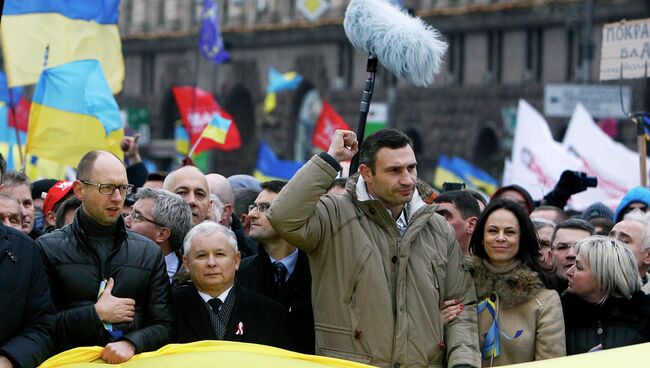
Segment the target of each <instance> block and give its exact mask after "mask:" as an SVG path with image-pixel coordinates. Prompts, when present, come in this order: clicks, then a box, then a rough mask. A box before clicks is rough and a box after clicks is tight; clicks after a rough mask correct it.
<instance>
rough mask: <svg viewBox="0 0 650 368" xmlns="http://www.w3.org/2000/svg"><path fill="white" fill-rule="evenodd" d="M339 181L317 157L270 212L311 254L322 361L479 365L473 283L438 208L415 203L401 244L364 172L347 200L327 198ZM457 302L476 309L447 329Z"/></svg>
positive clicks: (354, 179) (351, 185) (281, 230)
mask: <svg viewBox="0 0 650 368" xmlns="http://www.w3.org/2000/svg"><path fill="white" fill-rule="evenodd" d="M335 176H336V172H335V170H334V169H333V168H332V167H331V166H330V165H329V164H328V163H327V162H325V161H324V160H323V159H322V158H320V157H318V156H314V157H313V158H312V159H311V160H310V161H309V162H307V163H306V164H305V166H304V167H303V168H302V169H300V171H298V173H296V175H295V176H294V177H293V179H291V181H290V182H289V184H287V186H285V187H284V189H283V190H282V192H281V193H280V194H279V195H278V196H277V197H276V198H275V200H274V201H273V204H272V206H271V209H270V210H269V212H268V214H267V217H268V218H269V220H270V222H271V224H272V225H273V227H274V228H275V229H276V230H277V231H278V232H279V233H280V234H281V235H282V236H283V237H284V238H285V239H286V240H288V241H289V242H290V243H291V244H295V245H296V246H298V247H300V248H301V249H302V250H303V251H305V252H306V253H307V254H308V255H309V261H310V266H311V272H312V278H313V281H312V303H313V306H314V320H315V329H316V353H317V354H319V355H326V356H331V357H336V358H343V359H349V360H354V361H358V362H362V363H367V364H373V365H378V366H384V367H395V366H402V367H406V366H408V367H442V366H443V365H444V363H443V361H444V360H447V361H448V362H449V364H448V365H449V366H450V367H452V366H455V365H458V364H468V365H472V366H475V367H476V366H478V365H479V364H480V353H479V351H478V330H477V325H476V309H475V305H476V304H475V302H476V294H475V290H474V285H473V283H472V280H471V276H470V275H469V273H468V272H467V271H464V270H463V268H462V267H461V260H462V258H463V257H462V254H461V251H460V248H459V247H458V245H457V243H456V240H455V237H454V233H453V231H452V230H451V227H450V226H449V225H448V224H447V222H446V221H445V220H444V219H443V218H442V217H440V216H439V215H436V214H435V208H436V207H435V206H431V205H427V204H426V203H424V202H423V200H422V199H421V198H420V197H419V196H418V195H414V196H413V200H412V201H411V203H410V204H409V206H408V207H409V209H410V211H409V212H410V215H409V226H408V228H407V230H406V232H405V233H404V235H402V236H400V233H399V231H398V229H397V226H396V225H395V222H394V221H393V220H392V218H391V217H390V216H389V215H388V213H387V210H386V209H385V208H384V207H383V205H382V204H381V203H380V202H379V201H377V200H372V199H370V198H369V197H368V195H367V192H366V191H365V185H364V184H363V182H362V181H361V180H362V179H360V180H359V177H358V174H357V175H356V176H353V177H352V178H351V179H350V180H349V181H348V184H347V187H348V188H347V189H348V193H346V194H344V195H324V194H325V192H326V190H327V187H328V186H329V185H330V183H331V182H332V180H333V179H334V177H335ZM418 189H419V190H420V191H421V193H422V194H423V196H426V195H428V194H430V193H428V192H427V191H430V189H428V188H426V187H425V186H419V187H418ZM425 192H426V193H425ZM454 298H457V299H460V300H462V302H463V303H466V304H468V305H469V306H471V307H470V308H466V311H465V312H463V313H462V314H461V316H460V318H459V319H458V320H457V321H454V322H452V323H450V324H448V325H447V326H446V327H444V328H443V324H442V321H441V319H440V304H441V302H442V301H443V300H446V299H454ZM445 346H446V348H445Z"/></svg>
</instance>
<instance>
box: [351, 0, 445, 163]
mask: <svg viewBox="0 0 650 368" xmlns="http://www.w3.org/2000/svg"><path fill="white" fill-rule="evenodd" d="M343 27H344V29H345V35H346V36H347V37H348V39H349V40H350V43H352V45H354V47H356V48H360V49H363V50H365V51H366V52H368V54H369V55H368V65H367V67H366V71H367V72H368V78H367V79H366V83H365V87H364V90H363V95H362V96H361V105H360V107H359V123H358V125H357V139H358V141H359V148H360V147H361V144H362V143H363V136H364V132H365V128H366V119H367V118H368V111H369V109H370V101H371V100H372V93H373V90H374V87H375V73H376V72H377V59H379V62H381V64H382V65H383V66H384V67H386V69H388V70H390V71H391V72H392V73H393V74H395V75H396V76H397V77H400V78H404V79H406V80H407V81H408V82H410V83H412V84H414V85H416V86H420V87H426V86H429V85H430V84H431V83H433V76H434V75H435V74H437V73H438V72H439V70H440V64H441V63H442V57H443V56H444V54H445V52H446V51H447V43H446V42H445V41H443V40H441V39H440V33H439V32H438V31H437V30H436V29H434V28H433V27H431V26H429V25H427V24H426V23H424V22H423V21H422V20H421V19H420V18H416V17H412V16H410V15H408V14H406V13H405V12H403V11H401V10H400V9H399V8H398V7H396V6H395V5H393V4H390V3H388V2H387V1H386V0H351V1H350V3H349V4H348V8H347V9H346V11H345V19H344V20H343ZM358 167H359V153H357V154H356V155H355V156H354V157H353V158H352V163H351V164H350V171H349V173H350V174H353V173H355V172H356V171H357V168H358Z"/></svg>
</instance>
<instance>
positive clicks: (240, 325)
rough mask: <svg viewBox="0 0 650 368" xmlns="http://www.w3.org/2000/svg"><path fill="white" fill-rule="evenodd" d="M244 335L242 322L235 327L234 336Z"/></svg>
mask: <svg viewBox="0 0 650 368" xmlns="http://www.w3.org/2000/svg"><path fill="white" fill-rule="evenodd" d="M243 334H244V324H243V323H242V322H239V324H238V325H237V332H235V335H243Z"/></svg>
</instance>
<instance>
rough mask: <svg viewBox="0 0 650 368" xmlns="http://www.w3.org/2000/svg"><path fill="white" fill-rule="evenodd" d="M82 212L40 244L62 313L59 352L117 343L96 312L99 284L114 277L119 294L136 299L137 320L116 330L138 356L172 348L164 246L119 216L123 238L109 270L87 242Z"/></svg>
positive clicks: (57, 333) (58, 323)
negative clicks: (101, 266)
mask: <svg viewBox="0 0 650 368" xmlns="http://www.w3.org/2000/svg"><path fill="white" fill-rule="evenodd" d="M79 214H80V210H79V211H77V214H76V215H75V219H74V221H73V223H72V224H70V225H67V226H65V227H63V228H61V229H58V230H56V231H54V232H52V233H50V234H46V235H43V236H42V237H40V238H39V239H38V241H37V243H38V244H39V245H40V247H41V251H42V254H43V262H44V264H45V271H46V273H47V274H48V276H49V279H50V287H51V291H52V299H53V301H54V305H55V307H56V310H57V314H56V323H55V329H54V339H53V340H54V348H55V351H57V352H58V351H62V350H67V349H70V348H74V347H78V346H94V345H99V346H104V345H106V344H107V343H109V342H112V341H114V340H113V338H112V337H111V336H110V335H109V334H108V332H107V331H106V330H105V329H104V327H103V325H102V322H101V321H100V320H99V317H98V316H97V313H96V311H95V307H94V304H95V302H96V301H97V295H98V291H99V285H100V282H101V281H102V280H104V279H105V280H108V278H110V277H112V278H113V280H114V281H115V286H114V288H113V295H114V296H117V297H120V298H132V299H134V300H135V307H136V309H135V318H134V320H133V322H130V323H120V324H116V325H114V326H113V327H114V328H115V329H117V330H120V331H123V332H124V337H123V338H124V339H126V340H129V341H131V342H132V343H133V344H134V345H135V349H136V353H140V352H143V351H151V350H155V349H158V348H159V347H161V346H163V345H165V344H167V343H168V342H169V338H170V335H171V327H172V321H171V310H170V294H171V293H170V286H169V278H168V277H167V271H166V267H165V260H164V258H163V255H162V252H161V251H160V248H159V247H158V246H157V245H156V244H154V243H153V242H152V241H151V240H149V239H147V238H145V237H144V236H142V235H140V234H136V233H134V232H132V231H127V230H126V227H125V226H124V220H122V218H121V217H120V218H118V227H117V228H118V234H117V235H116V239H115V243H114V246H113V249H112V250H111V253H110V256H109V258H108V262H107V264H106V268H105V269H104V270H101V269H100V266H99V261H98V260H99V258H98V256H97V254H96V252H95V250H94V249H93V248H92V247H91V246H89V245H88V244H87V241H86V235H85V233H84V231H83V229H82V228H81V227H80V225H79Z"/></svg>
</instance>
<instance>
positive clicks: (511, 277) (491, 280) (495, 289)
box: [467, 257, 544, 308]
mask: <svg viewBox="0 0 650 368" xmlns="http://www.w3.org/2000/svg"><path fill="white" fill-rule="evenodd" d="M467 262H468V263H469V268H470V272H471V274H472V276H473V278H474V283H475V285H476V295H477V296H478V297H479V298H478V299H479V301H480V300H482V299H484V298H485V297H487V296H488V295H490V294H491V293H496V294H497V296H498V298H499V300H500V301H501V304H502V305H503V306H504V307H506V308H507V307H511V306H514V305H517V304H521V303H523V302H524V301H526V300H527V299H528V298H530V297H532V296H533V295H535V294H536V293H537V291H539V290H541V289H544V283H543V282H542V280H541V279H540V277H539V275H538V274H537V272H535V271H533V270H531V269H530V268H528V266H526V265H524V264H522V263H521V262H520V261H519V260H517V261H515V262H514V263H513V264H511V265H510V266H507V267H494V266H492V265H491V264H489V263H488V262H487V260H484V259H481V258H479V257H472V258H469V259H468V260H467Z"/></svg>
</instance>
